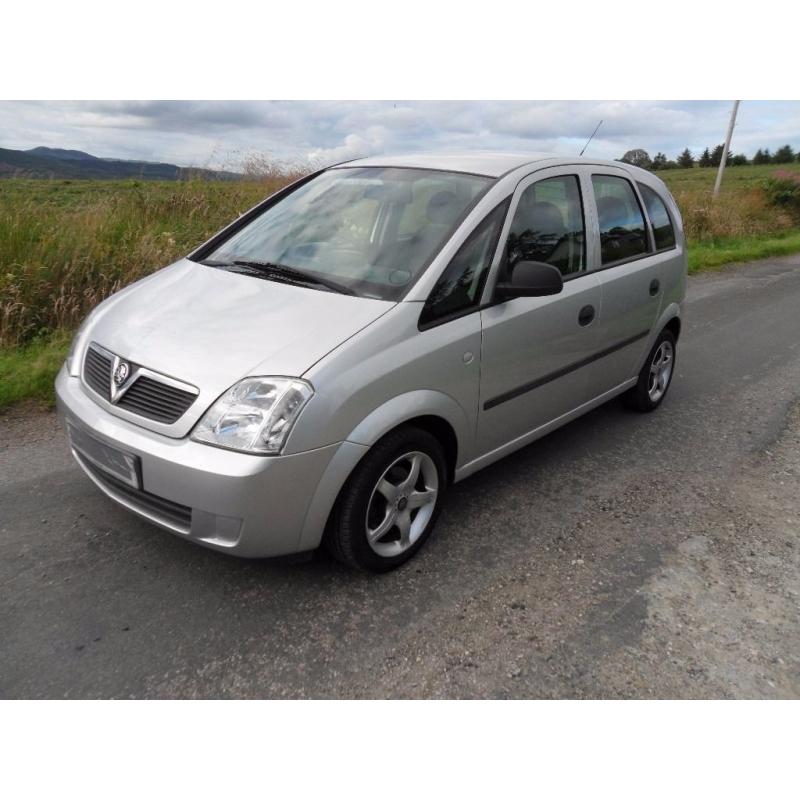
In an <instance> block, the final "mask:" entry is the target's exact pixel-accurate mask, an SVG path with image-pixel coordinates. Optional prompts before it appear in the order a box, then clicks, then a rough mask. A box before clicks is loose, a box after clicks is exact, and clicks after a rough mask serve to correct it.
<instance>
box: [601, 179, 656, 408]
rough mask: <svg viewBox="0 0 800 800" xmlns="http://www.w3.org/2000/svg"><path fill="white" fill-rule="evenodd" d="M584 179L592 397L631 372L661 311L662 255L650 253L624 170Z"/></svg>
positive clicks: (637, 200) (637, 199)
mask: <svg viewBox="0 0 800 800" xmlns="http://www.w3.org/2000/svg"><path fill="white" fill-rule="evenodd" d="M585 178H586V180H587V183H588V186H586V194H587V195H588V197H587V201H588V202H587V210H588V211H589V216H590V218H591V223H590V224H591V226H592V230H593V234H594V235H593V236H592V237H590V238H591V241H592V242H593V248H592V250H593V252H591V253H590V256H589V258H590V267H591V268H592V270H593V271H594V272H595V274H596V275H597V277H598V279H599V281H600V286H601V290H602V301H601V310H600V314H599V317H598V330H597V333H598V338H599V341H600V342H601V343H602V345H601V347H599V349H601V350H602V353H603V357H602V358H598V359H597V361H596V362H595V363H594V365H593V366H591V368H590V369H589V375H588V379H589V381H590V383H591V385H592V387H593V394H594V395H595V396H597V395H600V394H603V393H604V392H607V391H609V390H611V389H613V388H615V387H617V386H619V385H620V384H622V383H624V382H625V381H627V380H628V379H629V378H632V377H633V376H634V374H635V372H636V368H637V366H638V365H639V363H640V361H641V358H642V357H643V355H644V349H645V348H646V347H647V346H648V343H649V334H650V332H651V331H652V328H653V326H654V324H655V322H656V320H657V318H658V313H659V309H660V307H661V300H662V297H663V290H662V289H663V287H662V283H663V278H662V271H663V264H664V260H665V257H664V255H663V254H661V253H657V252H656V250H655V247H654V243H653V233H652V228H651V226H650V223H649V221H648V219H647V217H646V215H645V210H644V203H643V201H642V197H641V195H640V193H639V188H638V186H637V185H636V183H635V181H634V180H633V179H632V177H631V176H630V174H629V173H628V172H627V171H625V170H622V169H617V168H615V167H605V166H604V167H597V168H594V169H591V170H589V171H587V173H585Z"/></svg>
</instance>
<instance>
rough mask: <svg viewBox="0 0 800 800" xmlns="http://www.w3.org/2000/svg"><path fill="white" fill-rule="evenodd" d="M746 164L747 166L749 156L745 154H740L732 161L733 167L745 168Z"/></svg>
mask: <svg viewBox="0 0 800 800" xmlns="http://www.w3.org/2000/svg"><path fill="white" fill-rule="evenodd" d="M745 164H747V156H746V155H744V153H738V154H737V155H735V156H734V157H733V158H732V159H731V160H730V165H731V166H732V167H743V166H744V165H745Z"/></svg>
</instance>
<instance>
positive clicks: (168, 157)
mask: <svg viewBox="0 0 800 800" xmlns="http://www.w3.org/2000/svg"><path fill="white" fill-rule="evenodd" d="M730 107H731V103H730V102H729V101H670V102H656V101H647V102H645V101H581V102H577V101H564V102H553V101H530V102H522V101H513V102H511V101H469V102H468V101H446V102H445V101H436V102H434V101H408V100H397V101H392V100H389V101H357V102H350V101H330V100H325V101H310V100H298V101H275V102H271V101H223V102H213V101H118V102H109V101H102V102H101V101H81V102H65V101H13V102H12V101H4V102H0V147H9V148H15V149H28V148H31V147H36V146H38V145H45V146H49V147H64V148H71V149H78V150H86V151H88V152H90V153H93V154H94V155H98V156H104V157H114V158H135V159H144V160H149V161H168V162H171V163H175V164H179V165H181V166H197V167H202V166H209V167H223V168H230V169H237V168H238V167H240V166H241V164H242V162H243V160H244V159H245V158H246V157H247V156H249V155H259V156H261V155H263V156H268V157H272V158H275V159H278V160H288V161H306V160H309V159H312V160H316V161H319V162H322V163H332V162H335V161H342V160H345V159H348V158H354V157H358V156H362V155H371V154H374V153H382V152H408V151H413V150H420V149H444V148H447V149H450V150H454V149H457V150H466V149H505V150H536V151H549V152H555V153H561V154H574V153H577V152H579V151H580V149H581V148H582V147H583V145H584V143H585V141H586V139H587V137H588V136H589V134H590V133H591V132H592V130H593V128H594V126H595V125H596V124H597V122H598V121H599V120H600V119H602V120H603V125H602V126H601V128H600V131H599V133H598V135H597V137H596V138H595V140H594V141H593V143H592V144H591V146H590V149H589V150H588V151H587V153H588V154H590V155H594V156H597V157H605V158H618V157H619V156H621V155H622V154H623V153H624V152H625V151H626V150H629V149H631V148H633V147H643V148H644V149H645V150H647V151H648V152H650V154H651V155H655V153H656V152H657V151H659V150H660V151H662V152H664V153H666V154H667V155H668V156H670V157H674V156H675V155H676V154H677V153H678V152H680V151H681V150H682V149H683V148H684V147H689V148H690V149H691V150H692V151H693V152H695V153H697V152H699V151H701V150H702V149H703V148H704V147H707V146H709V147H713V146H714V145H715V144H716V143H718V142H721V141H722V140H723V138H724V134H725V129H726V126H727V123H728V116H729V113H730ZM786 143H789V144H791V145H792V146H793V147H794V148H795V149H800V102H796V101H792V102H790V101H744V102H743V103H742V104H741V107H740V110H739V118H738V122H737V126H736V130H735V132H734V137H733V145H732V147H733V151H734V152H737V153H745V154H747V155H748V156H751V155H752V154H753V153H754V152H755V150H756V149H757V148H759V147H769V148H770V149H772V150H774V149H775V148H776V147H779V146H780V145H782V144H786Z"/></svg>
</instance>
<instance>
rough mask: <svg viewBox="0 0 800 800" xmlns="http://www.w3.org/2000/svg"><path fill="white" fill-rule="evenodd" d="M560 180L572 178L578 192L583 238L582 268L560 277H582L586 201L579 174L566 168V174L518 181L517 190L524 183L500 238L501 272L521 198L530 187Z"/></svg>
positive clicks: (585, 255) (585, 238) (586, 251)
mask: <svg viewBox="0 0 800 800" xmlns="http://www.w3.org/2000/svg"><path fill="white" fill-rule="evenodd" d="M560 178H574V180H575V188H576V189H577V191H578V209H579V211H580V222H581V227H582V230H583V237H582V240H581V264H582V266H581V268H580V269H578V270H575V271H574V272H568V273H566V274H564V275H563V276H562V277H563V280H567V279H571V278H576V277H580V276H581V275H584V274H585V273H586V272H587V268H586V267H587V259H588V244H587V239H588V226H587V224H586V201H585V198H584V192H583V181H581V176H580V173H579V172H578V170H577V169H575V168H567V171H566V172H564V171H559V172H557V173H556V174H552V175H551V174H547V175H545V176H541V177H538V178H537V179H536V180H532V181H529V182H528V181H527V179H526V180H524V181H520V183H519V184H518V185H517V189H519V187H520V186H521V185H522V183H523V182H525V186H524V188H522V189H521V190H519V193H518V194H517V190H515V195H516V203H515V204H514V212H513V214H509V221H510V225H509V229H508V230H506V231H504V235H503V236H502V242H501V251H500V263H499V268H500V269H501V270H502V269H503V268H504V267H505V257H506V245H507V243H508V238H509V236H510V235H511V227H512V226H513V224H514V220H515V218H516V214H517V211H518V210H519V205H520V202H521V200H522V198H523V197H524V195H525V193H526V192H527V191H528V190H529V189H530V188H531V187H533V186H536V185H537V184H539V183H545V182H546V181H551V180H558V179H560Z"/></svg>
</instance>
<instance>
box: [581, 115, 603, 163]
mask: <svg viewBox="0 0 800 800" xmlns="http://www.w3.org/2000/svg"><path fill="white" fill-rule="evenodd" d="M602 124H603V120H600V122H598V123H597V127H596V128H595V129H594V130H593V131H592V135H591V136H590V137H589V141H588V142H586V144H585V145H584V146H583V150H581V152H580V153H579V154H578V158H580V157H581V156H582V155H583V154H584V153H585V152H586V148H587V147H588V146H589V142H591V141H592V139H594V135H595V134H596V133H597V131H599V130H600V126H601V125H602Z"/></svg>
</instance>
